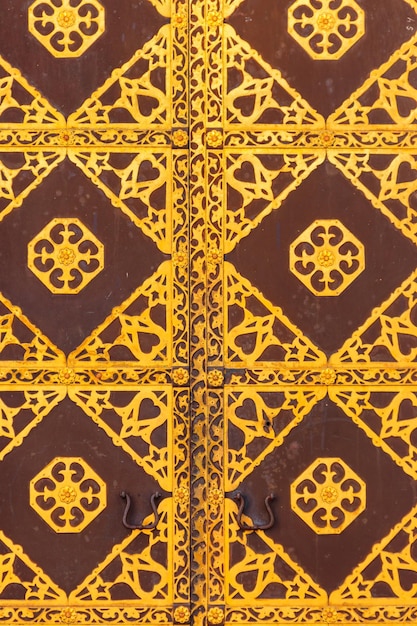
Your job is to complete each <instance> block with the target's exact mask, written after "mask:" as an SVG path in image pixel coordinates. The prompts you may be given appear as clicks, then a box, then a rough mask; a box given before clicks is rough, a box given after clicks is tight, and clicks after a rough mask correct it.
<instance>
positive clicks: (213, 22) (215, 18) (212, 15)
mask: <svg viewBox="0 0 417 626" xmlns="http://www.w3.org/2000/svg"><path fill="white" fill-rule="evenodd" d="M222 23H223V18H222V14H221V13H220V11H214V10H212V11H209V12H208V13H207V26H208V27H209V28H218V27H219V26H221V25H222Z"/></svg>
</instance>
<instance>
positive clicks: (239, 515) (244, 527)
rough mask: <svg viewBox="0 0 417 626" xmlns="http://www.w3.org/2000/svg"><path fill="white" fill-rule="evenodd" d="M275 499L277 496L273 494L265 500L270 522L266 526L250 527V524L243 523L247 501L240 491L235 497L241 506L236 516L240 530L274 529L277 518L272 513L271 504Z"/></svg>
mask: <svg viewBox="0 0 417 626" xmlns="http://www.w3.org/2000/svg"><path fill="white" fill-rule="evenodd" d="M274 499H275V496H274V494H273V493H271V494H270V495H269V496H266V498H265V508H266V510H267V513H268V518H269V519H268V521H267V522H266V523H265V524H257V525H256V526H249V524H245V522H242V515H243V509H244V508H245V499H244V497H243V495H242V494H241V493H240V491H238V493H237V494H236V495H235V496H234V500H236V502H237V503H238V505H239V510H238V513H237V516H236V520H237V523H238V526H239V528H240V529H241V530H268V529H269V528H272V526H273V525H274V524H275V517H274V514H273V512H272V509H271V505H270V503H271V502H272V500H274Z"/></svg>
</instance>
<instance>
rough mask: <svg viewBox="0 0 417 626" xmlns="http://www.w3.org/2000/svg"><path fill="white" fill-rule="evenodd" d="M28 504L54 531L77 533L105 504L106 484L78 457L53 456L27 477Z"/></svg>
mask: <svg viewBox="0 0 417 626" xmlns="http://www.w3.org/2000/svg"><path fill="white" fill-rule="evenodd" d="M29 491H30V505H31V507H32V508H33V509H34V510H35V511H36V512H37V513H38V515H40V517H41V518H42V519H43V520H44V521H45V522H46V523H47V524H48V525H49V526H50V527H51V528H52V529H53V530H54V531H55V532H57V533H80V532H81V531H82V530H84V529H85V528H86V527H87V526H88V525H89V524H90V523H91V522H92V521H93V520H94V519H95V518H96V517H97V515H99V513H101V511H103V510H104V509H105V508H106V505H107V495H106V484H105V483H104V482H103V481H102V479H101V478H100V477H99V476H98V475H97V474H96V472H94V471H93V470H92V469H91V467H90V466H89V465H88V464H87V463H86V462H85V461H84V460H83V459H81V458H78V457H56V458H55V459H53V460H52V461H51V462H50V463H49V464H48V465H47V466H46V467H45V468H44V469H43V470H41V471H40V472H39V473H38V474H37V475H36V476H35V477H34V478H32V480H31V481H30V490H29Z"/></svg>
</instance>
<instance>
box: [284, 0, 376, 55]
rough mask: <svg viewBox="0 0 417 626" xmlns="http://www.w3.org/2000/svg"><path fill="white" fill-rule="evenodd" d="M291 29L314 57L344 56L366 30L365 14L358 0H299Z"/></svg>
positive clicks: (290, 12)
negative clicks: (356, 0)
mask: <svg viewBox="0 0 417 626" xmlns="http://www.w3.org/2000/svg"><path fill="white" fill-rule="evenodd" d="M288 32H289V34H290V35H291V36H292V37H293V39H295V41H296V42H297V43H298V44H300V46H301V47H302V48H304V50H305V51H306V52H307V54H309V56H310V57H312V58H313V59H317V60H322V61H323V60H327V61H331V60H336V59H340V57H342V56H343V55H344V54H345V53H346V52H347V51H348V50H350V48H351V47H352V46H353V45H354V44H355V43H356V42H357V41H359V39H361V37H362V36H363V35H364V33H365V13H364V11H363V9H362V8H361V7H360V6H359V5H358V4H357V3H356V2H355V0H295V2H293V4H292V5H291V6H290V8H289V10H288Z"/></svg>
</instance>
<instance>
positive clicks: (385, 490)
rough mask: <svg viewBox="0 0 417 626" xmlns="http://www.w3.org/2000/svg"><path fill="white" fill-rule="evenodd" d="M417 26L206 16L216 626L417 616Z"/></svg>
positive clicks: (263, 14) (360, 14) (401, 17)
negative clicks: (416, 532)
mask: <svg viewBox="0 0 417 626" xmlns="http://www.w3.org/2000/svg"><path fill="white" fill-rule="evenodd" d="M416 11H417V5H416V4H415V2H412V1H410V2H408V1H402V0H399V1H398V2H397V1H392V0H390V1H389V2H388V1H387V2H385V1H384V0H383V1H382V2H378V3H376V2H362V1H361V0H346V1H344V0H340V1H339V0H338V1H336V2H327V1H326V0H318V1H317V2H316V1H315V0H314V1H313V0H311V1H309V0H283V1H282V2H275V1H274V2H272V1H271V2H270V1H269V0H265V1H262V2H255V1H254V0H235V1H233V0H226V1H225V2H220V1H219V2H214V1H213V2H207V3H206V14H205V18H206V19H205V28H206V36H207V42H208V44H207V55H206V66H205V67H206V72H207V76H208V80H207V83H208V86H207V96H206V97H207V109H206V112H205V116H201V115H200V117H198V112H197V111H194V112H192V113H193V115H194V118H195V120H196V123H197V120H198V119H200V120H202V121H203V123H204V124H205V128H206V135H205V147H206V168H207V176H208V188H207V203H208V208H207V236H206V241H207V249H206V259H207V271H208V277H207V289H208V298H207V302H208V305H207V309H208V313H207V328H208V331H207V333H208V335H207V365H208V376H207V386H208V391H207V393H208V397H209V399H210V402H209V407H208V411H207V420H208V423H209V425H210V431H209V432H210V441H209V443H208V446H207V450H206V455H207V459H208V460H207V474H206V476H207V484H208V512H207V513H208V525H207V533H208V537H209V540H210V541H209V546H208V553H209V555H208V559H209V563H210V574H209V581H208V588H207V594H208V596H209V597H208V605H207V607H206V611H207V616H208V620H209V622H210V623H212V624H218V623H221V622H222V621H225V622H226V623H230V624H232V623H248V622H251V623H255V622H256V623H259V622H265V623H306V622H308V623H320V624H322V623H334V622H340V623H348V622H349V623H366V622H369V623H390V622H396V621H404V622H412V621H413V620H415V594H416V588H415V577H416V573H417V561H416V556H415V548H414V535H413V532H414V531H413V528H414V524H415V507H416V498H415V472H416V464H415V461H416V456H415V427H416V408H415V407H416V398H415V389H414V386H415V380H416V369H415V363H416V352H415V338H416V320H415V303H414V299H415V298H414V291H415V272H416V267H417V248H416V239H415V228H414V222H415V216H414V213H415V193H416V188H417V187H416V185H417V182H416V181H417V179H416V174H415V154H414V148H413V144H414V140H415V130H414V125H415V121H416V113H415V111H416V109H415V102H416V98H415V95H416V92H415V76H414V74H415V50H416V48H415V46H416V40H415V28H416V24H417V13H416ZM388 23H389V25H390V27H389V28H387V26H386V25H387V24H388ZM217 102H221V103H222V106H216V103H217ZM195 204H196V205H197V204H198V202H196V203H195ZM202 411H203V409H202ZM200 463H201V465H202V466H203V467H204V455H203V454H202V455H201V460H200ZM201 506H203V503H202V505H201ZM201 604H202V605H203V604H204V599H201ZM201 611H202V612H203V609H201Z"/></svg>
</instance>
